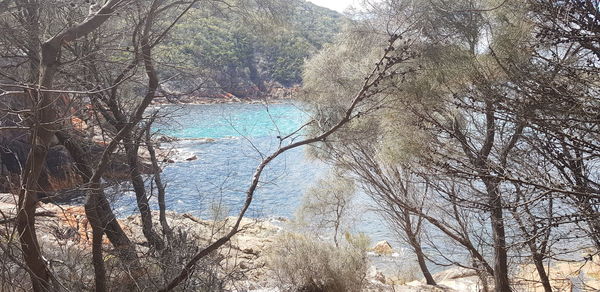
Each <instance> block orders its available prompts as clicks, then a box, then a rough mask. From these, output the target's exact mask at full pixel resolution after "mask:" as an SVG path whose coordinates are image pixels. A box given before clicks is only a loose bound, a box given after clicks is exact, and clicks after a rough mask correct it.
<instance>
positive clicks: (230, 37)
mask: <svg viewBox="0 0 600 292" xmlns="http://www.w3.org/2000/svg"><path fill="white" fill-rule="evenodd" d="M343 20H344V17H343V16H342V15H341V14H339V13H337V12H335V11H332V10H329V9H326V8H323V7H320V6H316V5H314V4H312V3H310V2H307V1H304V0H294V1H288V2H286V1H281V3H278V5H277V7H276V8H275V9H272V11H270V12H269V14H268V15H267V16H265V15H264V14H262V13H261V11H260V7H255V8H254V11H252V10H251V11H246V12H244V13H238V12H237V11H235V8H230V7H223V6H219V5H213V6H207V7H204V8H201V9H197V10H194V11H191V12H190V13H189V14H188V15H186V17H185V18H183V19H182V20H181V21H180V22H179V23H178V24H177V25H176V26H175V27H174V29H173V32H172V33H171V34H170V36H169V38H168V39H167V40H166V41H165V43H164V44H163V45H162V46H161V47H160V48H159V50H160V52H159V53H158V56H159V57H161V58H164V60H165V61H166V62H167V63H170V64H173V63H176V64H179V66H177V67H169V68H163V69H162V70H161V75H162V77H163V79H172V77H173V76H182V75H183V76H188V78H180V77H179V78H175V79H173V80H176V81H173V82H169V83H167V85H166V87H167V88H165V89H167V91H169V90H176V91H179V92H181V91H184V92H185V90H187V91H188V92H190V93H191V94H192V95H196V96H208V97H215V96H216V97H218V96H220V95H222V94H227V93H231V94H233V95H234V96H236V97H242V98H244V97H256V96H262V95H264V94H267V93H268V92H269V89H270V88H272V87H276V88H277V87H286V88H287V87H292V86H296V85H299V84H300V83H301V82H302V77H301V75H302V74H301V72H302V66H303V64H304V61H305V60H306V58H308V57H309V56H311V55H312V54H314V53H315V52H317V51H318V50H319V49H321V48H322V47H323V45H324V44H326V43H328V42H331V41H332V39H333V37H334V36H335V35H336V34H337V33H338V32H339V31H340V28H341V25H342V22H343Z"/></svg>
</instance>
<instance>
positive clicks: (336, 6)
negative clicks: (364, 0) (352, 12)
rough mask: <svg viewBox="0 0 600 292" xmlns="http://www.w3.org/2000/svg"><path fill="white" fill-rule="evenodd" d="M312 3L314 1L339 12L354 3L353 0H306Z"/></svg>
mask: <svg viewBox="0 0 600 292" xmlns="http://www.w3.org/2000/svg"><path fill="white" fill-rule="evenodd" d="M308 1H310V2H312V3H315V4H317V5H319V6H323V7H327V8H329V9H333V10H337V11H339V12H344V9H346V8H347V7H348V6H350V5H352V4H353V3H355V2H356V1H355V0H308Z"/></svg>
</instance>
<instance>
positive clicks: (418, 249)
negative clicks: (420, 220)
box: [402, 209, 437, 285]
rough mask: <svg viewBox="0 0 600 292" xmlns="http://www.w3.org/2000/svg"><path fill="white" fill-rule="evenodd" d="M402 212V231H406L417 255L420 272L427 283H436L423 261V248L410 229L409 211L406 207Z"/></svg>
mask: <svg viewBox="0 0 600 292" xmlns="http://www.w3.org/2000/svg"><path fill="white" fill-rule="evenodd" d="M402 212H403V214H402V216H403V217H404V219H403V220H404V224H405V228H404V232H405V233H406V237H407V238H408V242H409V244H410V245H411V247H412V248H413V250H414V251H415V255H416V256H417V262H418V263H419V268H420V269H421V273H423V276H424V277H425V281H426V282H427V285H437V284H436V282H435V280H434V279H433V276H432V275H431V272H430V271H429V268H428V267H427V262H426V261H425V254H424V253H423V249H422V248H421V243H420V242H419V239H418V238H417V234H416V233H415V232H413V230H412V223H411V221H412V220H411V218H410V212H409V211H408V210H406V209H403V210H402Z"/></svg>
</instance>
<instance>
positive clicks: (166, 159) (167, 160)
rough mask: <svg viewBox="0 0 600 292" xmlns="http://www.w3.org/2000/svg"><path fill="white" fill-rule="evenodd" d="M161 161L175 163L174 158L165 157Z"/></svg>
mask: <svg viewBox="0 0 600 292" xmlns="http://www.w3.org/2000/svg"><path fill="white" fill-rule="evenodd" d="M163 162H166V163H175V160H173V159H168V158H165V159H163Z"/></svg>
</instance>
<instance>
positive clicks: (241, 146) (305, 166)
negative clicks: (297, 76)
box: [115, 104, 326, 218]
mask: <svg viewBox="0 0 600 292" xmlns="http://www.w3.org/2000/svg"><path fill="white" fill-rule="evenodd" d="M161 112H163V113H168V115H169V116H171V118H170V120H167V121H164V122H162V123H161V124H159V125H158V126H157V129H156V130H158V131H159V133H160V134H164V135H168V136H172V137H177V138H181V140H180V141H178V142H176V143H172V144H171V143H163V145H162V147H163V148H166V147H174V150H176V151H177V154H176V155H175V157H174V158H175V160H176V162H175V163H172V164H166V165H165V168H164V170H163V174H162V177H163V180H164V181H165V182H166V183H167V196H166V203H167V208H168V209H169V210H174V211H177V212H189V213H192V214H194V215H196V216H199V217H203V218H210V217H212V216H214V215H215V213H216V212H215V210H216V209H217V210H219V211H220V213H221V214H224V215H235V214H236V213H237V212H238V211H239V209H240V207H241V206H242V204H243V202H244V200H245V196H246V194H245V191H246V189H247V187H248V185H249V183H250V179H251V177H252V173H253V171H254V169H255V168H256V166H257V165H258V164H259V163H260V161H261V160H262V157H263V156H265V155H268V154H270V153H271V152H273V151H275V150H276V149H277V148H278V147H279V146H280V144H279V143H280V140H279V139H278V138H277V137H278V136H279V137H285V136H287V135H289V134H291V133H292V132H294V131H295V130H297V129H298V127H300V126H301V125H302V124H303V123H304V122H305V121H306V120H307V119H308V116H307V114H306V113H304V112H303V111H302V110H301V109H300V108H299V107H297V106H294V105H292V104H275V105H269V106H268V107H267V106H265V105H258V104H223V105H187V106H185V107H179V106H163V107H162V108H161ZM199 138H212V139H214V141H212V142H208V143H207V142H206V141H204V140H199ZM294 138H296V139H300V138H302V136H301V134H297V135H295V136H294ZM287 143H289V142H287ZM192 156H196V157H197V159H196V160H193V161H186V160H185V159H186V158H189V157H192ZM325 171H326V166H325V165H323V164H322V163H319V162H318V161H314V160H311V159H309V158H308V156H307V155H306V151H305V149H304V148H298V149H293V150H290V151H288V152H286V153H284V154H283V155H281V156H280V157H278V158H277V159H276V160H274V161H273V162H272V163H271V164H270V165H269V166H268V167H267V168H266V169H265V171H264V173H263V176H262V177H261V182H260V184H259V188H258V190H257V192H256V195H255V199H254V201H253V203H252V206H251V208H250V210H249V213H248V215H249V216H252V217H291V216H293V213H294V211H295V209H296V208H297V206H298V204H299V202H300V198H301V197H302V195H303V193H304V192H305V191H306V190H307V189H308V188H309V187H310V186H311V184H312V182H314V181H315V180H316V179H318V177H319V176H320V175H322V174H323V173H324V172H325ZM120 193H125V195H124V196H121V197H119V198H117V201H116V202H115V208H116V211H117V212H118V213H119V214H121V215H128V214H131V213H133V212H135V196H134V194H133V193H132V192H130V191H125V192H120ZM151 201H152V202H153V204H154V206H153V208H155V209H157V204H156V199H155V198H151Z"/></svg>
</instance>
